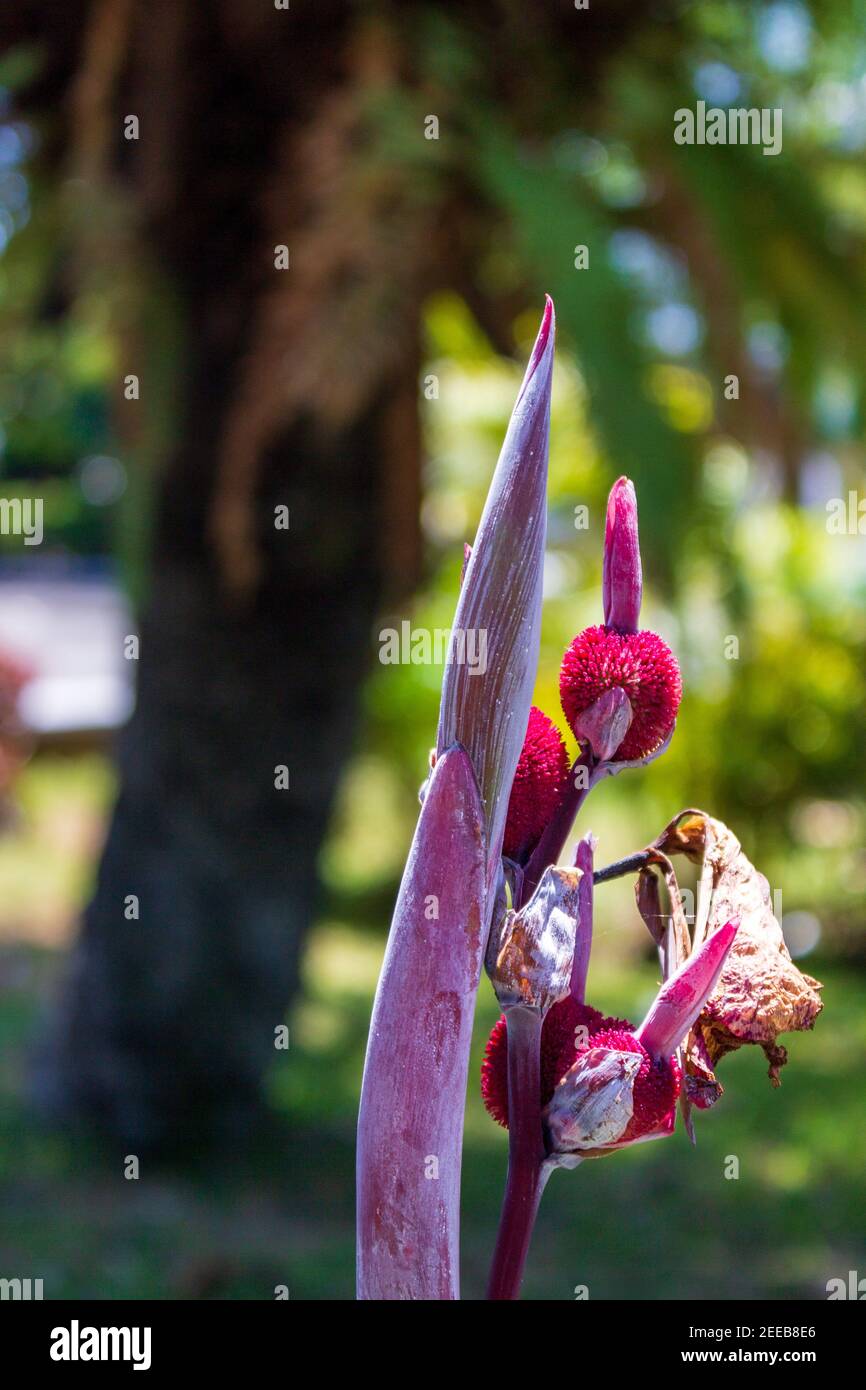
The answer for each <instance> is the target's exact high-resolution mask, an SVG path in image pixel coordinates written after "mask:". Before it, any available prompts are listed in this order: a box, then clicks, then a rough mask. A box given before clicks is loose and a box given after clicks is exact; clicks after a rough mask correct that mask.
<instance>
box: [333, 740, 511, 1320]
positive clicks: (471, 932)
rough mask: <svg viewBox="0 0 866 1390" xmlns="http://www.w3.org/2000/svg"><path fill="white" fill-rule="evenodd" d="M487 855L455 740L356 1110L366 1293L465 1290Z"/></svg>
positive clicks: (391, 950)
mask: <svg viewBox="0 0 866 1390" xmlns="http://www.w3.org/2000/svg"><path fill="white" fill-rule="evenodd" d="M485 853H486V846H485V840H484V819H483V814H482V810H481V801H480V797H479V794H478V786H477V784H476V781H475V774H474V772H473V770H472V764H471V763H470V761H469V758H468V756H467V755H466V753H465V752H464V750H463V749H462V748H461V747H459V746H456V745H455V746H454V747H451V748H449V749H447V750H446V752H444V753H443V754H442V756H441V757H440V758H439V759H438V760H437V763H436V766H435V767H434V769H433V773H432V776H431V778H430V782H429V784H428V788H427V795H426V797H425V799H424V805H423V806H422V808H421V815H420V817H419V820H418V826H417V829H416V831H415V838H414V840H413V841H412V848H411V850H410V851H409V859H408V862H407V864H406V869H405V871H404V874H403V881H402V883H401V885H400V892H399V895H398V898H397V905H396V907H395V909H394V920H393V922H392V924H391V933H390V935H389V937H388V945H387V947H386V951H385V962H384V965H383V968H382V974H381V977H380V979H379V987H378V990H377V992H376V1001H375V1003H374V1006H373V1018H372V1022H371V1025H370V1038H369V1042H368V1044H367V1060H366V1063H365V1066H364V1083H363V1087H362V1090H361V1111H360V1116H359V1120H358V1297H359V1298H365V1299H456V1298H459V1296H460V1292H459V1235H460V1216H459V1214H460V1155H461V1148H462V1142H463V1112H464V1108H465V1101H466V1078H467V1069H468V1063H469V1044H470V1040H471V1037H472V1019H473V1016H474V1013H475V995H476V991H477V989H478V979H479V975H480V972H481V961H482V956H483V954H484V944H485V943H484V936H485V932H484V921H485V916H486V914H485V910H484V907H485V896H486V895H485V886H484V881H485V871H486V858H485ZM434 914H436V915H434Z"/></svg>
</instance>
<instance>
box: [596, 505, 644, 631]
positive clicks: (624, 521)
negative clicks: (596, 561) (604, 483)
mask: <svg viewBox="0 0 866 1390" xmlns="http://www.w3.org/2000/svg"><path fill="white" fill-rule="evenodd" d="M601 587H602V600H603V602H604V625H605V627H612V628H616V630H617V632H637V628H638V619H639V618H640V602H641V596H642V591H643V581H642V575H641V564H640V542H639V540H638V529H637V498H636V497H635V492H634V486H633V485H632V483H630V482H629V480H628V478H617V480H616V482H615V483H614V485H613V487H612V488H611V490H610V496H609V497H608V499H607V519H606V521H605V527H604V565H603V569H602V580H601Z"/></svg>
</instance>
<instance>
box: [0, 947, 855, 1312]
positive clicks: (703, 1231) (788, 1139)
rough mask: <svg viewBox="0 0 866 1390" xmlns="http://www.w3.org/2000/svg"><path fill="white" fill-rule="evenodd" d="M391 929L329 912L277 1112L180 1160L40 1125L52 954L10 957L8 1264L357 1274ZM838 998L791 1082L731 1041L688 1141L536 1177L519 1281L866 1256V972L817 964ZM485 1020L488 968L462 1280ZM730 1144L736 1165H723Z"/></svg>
mask: <svg viewBox="0 0 866 1390" xmlns="http://www.w3.org/2000/svg"><path fill="white" fill-rule="evenodd" d="M380 952H381V941H380V940H374V939H372V938H371V937H370V936H369V935H368V934H365V933H364V932H361V931H358V930H357V929H354V928H353V927H352V926H351V925H349V924H348V923H345V922H341V923H338V922H328V923H323V924H321V925H320V926H319V928H318V929H317V931H316V932H315V934H314V936H313V939H312V941H311V944H310V949H309V952H308V957H307V967H306V995H305V998H304V999H303V1001H302V1002H301V1003H300V1004H299V1005H298V1007H297V1008H296V1010H295V1012H294V1015H293V1017H292V1020H291V1045H290V1048H289V1050H288V1052H287V1053H285V1054H283V1055H282V1056H281V1058H280V1060H279V1061H278V1062H277V1063H276V1064H275V1066H274V1069H273V1072H272V1075H271V1077H270V1084H269V1093H270V1099H271V1102H272V1106H273V1111H274V1120H273V1125H272V1127H271V1128H270V1129H269V1131H268V1133H267V1135H266V1136H260V1137H258V1138H257V1139H256V1140H255V1141H254V1142H253V1143H252V1144H251V1145H250V1147H249V1148H248V1149H246V1150H244V1151H243V1152H239V1153H235V1154H232V1155H228V1156H224V1157H223V1158H222V1159H221V1160H205V1159H202V1160H201V1161H200V1162H198V1163H197V1164H193V1165H192V1166H190V1167H187V1168H185V1169H184V1170H183V1171H182V1172H178V1171H172V1170H169V1169H165V1168H160V1167H152V1166H151V1165H150V1164H149V1163H148V1162H146V1161H145V1162H143V1164H142V1171H141V1176H140V1178H139V1179H138V1180H137V1181H129V1180H127V1179H125V1178H124V1176H123V1167H124V1158H125V1155H123V1154H121V1153H119V1152H118V1153H116V1154H112V1153H110V1152H106V1151H105V1150H104V1149H100V1148H97V1147H96V1146H95V1145H93V1144H90V1143H88V1142H85V1141H83V1140H81V1139H74V1138H68V1137H66V1138H64V1137H58V1136H56V1135H53V1136H52V1135H49V1134H46V1133H45V1132H44V1131H42V1130H41V1129H40V1127H39V1126H38V1124H37V1123H36V1122H35V1120H34V1117H33V1115H32V1114H31V1113H30V1112H29V1111H28V1110H27V1108H26V1105H25V1103H24V1101H23V1100H22V1093H23V1089H24V1077H25V1068H26V1057H27V1048H28V1045H29V1039H30V1038H31V1037H32V1034H33V1028H34V1024H35V1022H36V1019H37V1014H38V1009H39V1006H40V1002H41V1000H42V998H43V996H44V993H45V990H46V988H47V986H48V984H49V983H50V981H51V979H52V977H53V976H54V974H55V969H56V963H57V962H56V958H55V957H53V956H52V955H51V954H50V953H45V952H41V951H35V950H33V949H29V948H23V947H16V948H10V947H7V948H6V950H5V951H4V953H3V955H2V956H0V986H2V1006H0V1046H2V1057H3V1062H2V1072H0V1189H2V1197H0V1204H2V1221H0V1229H2V1237H0V1269H2V1271H3V1272H4V1274H6V1275H12V1274H19V1275H20V1276H21V1277H27V1276H28V1275H29V1276H31V1277H37V1278H38V1277H42V1278H44V1279H45V1291H46V1296H47V1297H49V1298H50V1297H55V1298H56V1297H64V1296H67V1297H76V1298H86V1297H94V1298H181V1299H183V1298H255V1299H258V1298H266V1299H268V1298H273V1296H274V1289H275V1287H276V1286H277V1285H280V1284H285V1285H287V1286H288V1288H289V1291H290V1296H291V1297H293V1298H306V1299H326V1298H327V1299H332V1298H351V1297H352V1293H353V1181H354V1180H353V1142H354V1122H355V1112H356V1104H357V1089H358V1084H359V1079H360V1071H361V1066H362V1061H363V1050H364V1045H365V1041H366V1029H367V1020H368V1016H369V1006H370V997H371V993H372V989H373V987H374V984H375V977H376V973H377V970H378V964H379V958H380ZM809 968H810V969H811V970H814V971H815V972H816V973H817V974H818V975H819V976H820V977H822V978H824V980H825V983H826V990H825V998H826V1001H827V1008H826V1012H825V1014H824V1015H823V1016H822V1017H821V1018H820V1019H819V1020H818V1024H817V1027H816V1029H815V1031H814V1033H813V1034H811V1035H797V1036H794V1037H792V1038H791V1039H790V1040H789V1042H790V1053H791V1062H790V1065H789V1067H788V1068H787V1069H786V1071H785V1073H784V1084H783V1087H782V1089H781V1090H779V1091H775V1092H774V1091H772V1090H771V1088H770V1086H769V1083H768V1081H767V1079H766V1075H765V1072H766V1067H765V1065H764V1064H763V1059H762V1057H761V1055H760V1054H758V1053H756V1052H755V1051H753V1050H748V1051H746V1050H744V1051H742V1052H740V1053H739V1054H737V1055H735V1056H733V1057H730V1058H728V1059H726V1060H725V1062H724V1064H723V1072H722V1077H723V1080H724V1082H725V1085H726V1088H727V1090H726V1094H725V1096H724V1098H723V1100H722V1101H721V1102H720V1104H719V1105H718V1106H717V1107H716V1109H715V1110H714V1111H713V1112H712V1113H710V1114H708V1115H705V1116H700V1117H699V1121H698V1122H699V1143H698V1147H697V1149H696V1150H692V1149H691V1148H690V1146H689V1144H688V1142H687V1140H686V1139H685V1136H684V1135H683V1134H682V1133H678V1134H677V1135H676V1137H675V1138H674V1139H673V1140H671V1141H667V1142H663V1143H658V1144H650V1145H642V1146H639V1147H638V1148H637V1149H635V1150H634V1151H632V1152H630V1153H626V1154H621V1155H617V1156H616V1157H614V1158H609V1159H607V1160H603V1161H598V1162H593V1163H588V1164H586V1165H585V1166H584V1168H583V1169H581V1170H578V1171H577V1172H575V1173H558V1174H555V1175H554V1177H553V1178H552V1179H551V1182H550V1185H549V1187H548V1190H547V1193H546V1195H545V1199H544V1203H543V1207H542V1213H541V1217H540V1221H539V1226H538V1230H537V1233H536V1239H535V1242H534V1246H533V1251H532V1254H531V1258H530V1262H529V1268H528V1274H527V1281H526V1296H527V1297H529V1298H539V1299H541V1298H544V1299H568V1298H571V1297H573V1290H574V1288H575V1286H576V1285H583V1284H585V1285H587V1286H588V1288H589V1295H590V1297H591V1298H614V1297H616V1298H623V1297H624V1298H653V1299H654V1298H674V1299H685V1298H697V1299H729V1298H737V1297H745V1298H754V1297H770V1298H796V1297H803V1298H822V1297H824V1296H825V1285H826V1281H827V1280H828V1279H829V1278H831V1277H834V1276H836V1275H845V1274H846V1272H847V1271H848V1270H849V1269H861V1270H862V1269H863V1268H864V1265H866V1251H864V1242H863V1216H864V1209H863V1188H862V1164H861V1154H862V1135H863V1132H864V1127H866V1093H864V1089H863V1087H862V1085H861V1084H860V1081H859V1077H860V1076H861V1074H862V1071H861V1068H862V1063H863V1057H864V1052H866V1015H864V1010H863V1007H862V998H863V980H862V978H861V977H859V976H858V975H857V974H855V973H852V972H850V971H847V972H846V971H844V970H843V969H841V968H840V967H839V966H838V965H831V964H828V963H827V962H823V961H817V960H816V961H814V962H813V961H812V960H811V958H810V962H809ZM654 978H655V972H654V969H653V966H652V965H651V964H649V963H648V962H643V961H638V962H633V963H631V964H629V963H623V962H622V961H620V962H617V961H616V960H615V959H613V958H610V957H608V958H607V959H606V960H604V959H603V964H602V966H601V967H600V968H598V969H596V970H595V971H594V973H593V976H592V979H591V986H592V987H591V996H592V998H593V1000H594V1002H595V1003H597V1004H599V1005H600V1006H601V1007H603V1008H605V1009H610V1010H612V1011H616V1012H623V1013H625V1014H627V1015H629V1014H630V1015H632V1016H634V1015H635V1014H636V1013H639V1012H640V1009H641V1008H642V1007H643V1004H644V1002H645V1000H646V998H647V997H648V996H649V995H650V993H651V992H652V989H653V983H654ZM493 1017H494V1010H493V1007H492V1000H491V996H490V992H489V990H488V988H487V986H486V984H484V985H482V990H481V995H480V1005H479V1019H478V1027H477V1029H476V1041H475V1050H474V1056H473V1061H472V1078H471V1085H470V1095H469V1105H468V1113H467V1131H466V1137H467V1142H466V1159H465V1169H464V1254H463V1265H464V1296H465V1297H467V1298H478V1297H480V1296H481V1295H482V1292H483V1286H484V1280H485V1272H486V1265H487V1261H488V1258H489V1254H490V1249H491V1245H492V1241H493V1237H494V1232H495V1226H496V1219H497V1214H498V1207H499V1201H500V1196H501V1188H502V1180H503V1175H504V1164H505V1136H504V1133H503V1132H502V1131H501V1130H499V1129H498V1127H496V1126H495V1125H494V1124H493V1123H492V1122H491V1121H489V1119H488V1118H487V1116H486V1114H485V1113H484V1111H483V1108H482V1106H481V1103H480V1100H479V1097H478V1092H477V1074H478V1065H479V1061H480V1055H481V1050H482V1048H483V1042H484V1037H485V1034H486V1029H487V1027H488V1026H489V1024H490V1022H491V1021H492V1019H493ZM731 1155H734V1156H736V1157H737V1158H738V1159H739V1164H740V1176H739V1179H737V1180H729V1179H726V1178H725V1176H724V1173H725V1166H726V1163H727V1162H728V1159H729V1157H730V1156H731Z"/></svg>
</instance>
